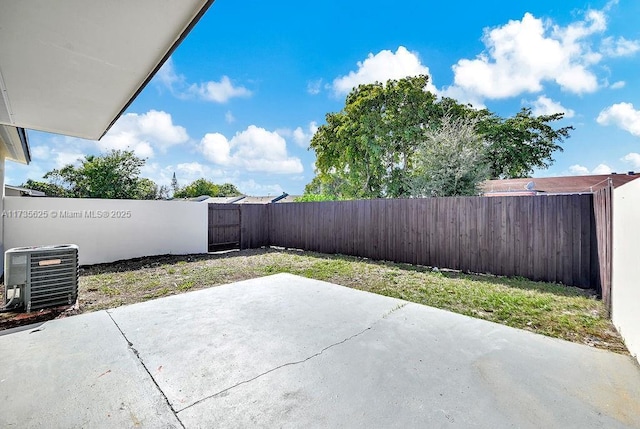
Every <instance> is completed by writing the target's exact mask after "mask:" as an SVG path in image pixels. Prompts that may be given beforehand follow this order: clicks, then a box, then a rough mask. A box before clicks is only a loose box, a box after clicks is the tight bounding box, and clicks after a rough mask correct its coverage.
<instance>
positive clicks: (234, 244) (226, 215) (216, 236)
mask: <svg viewBox="0 0 640 429" xmlns="http://www.w3.org/2000/svg"><path fill="white" fill-rule="evenodd" d="M241 223H242V216H241V214H240V207H239V206H238V205H235V204H209V252H213V251H216V250H227V249H239V248H240V228H241Z"/></svg>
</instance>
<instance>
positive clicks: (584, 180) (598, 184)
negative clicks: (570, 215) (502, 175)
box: [480, 171, 640, 196]
mask: <svg viewBox="0 0 640 429" xmlns="http://www.w3.org/2000/svg"><path fill="white" fill-rule="evenodd" d="M639 177H640V173H634V172H632V171H631V172H629V173H628V174H615V173H612V174H598V175H591V176H563V177H540V178H524V179H504V180H486V181H484V182H483V183H482V185H481V186H480V189H481V190H482V192H483V193H484V194H485V195H494V196H495V195H498V194H500V195H516V194H518V195H530V194H540V193H545V194H575V193H588V192H595V191H598V190H600V189H602V188H605V187H606V186H607V185H608V184H609V182H611V184H612V185H613V187H614V188H617V187H618V186H621V185H624V184H625V183H628V182H630V181H632V180H635V179H637V178H639Z"/></svg>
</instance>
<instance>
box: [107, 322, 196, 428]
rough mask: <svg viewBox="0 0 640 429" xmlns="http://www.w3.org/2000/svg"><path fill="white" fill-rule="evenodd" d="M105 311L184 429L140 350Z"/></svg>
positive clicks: (182, 424)
mask: <svg viewBox="0 0 640 429" xmlns="http://www.w3.org/2000/svg"><path fill="white" fill-rule="evenodd" d="M105 313H107V315H108V316H109V319H111V321H112V322H113V324H114V325H116V328H118V331H120V335H122V338H124V340H125V341H126V342H127V346H128V347H129V349H131V351H132V352H133V354H134V355H135V356H136V358H137V359H138V361H139V362H140V364H141V365H142V367H143V368H144V370H145V371H146V372H147V374H149V377H150V378H151V381H153V384H154V385H155V386H156V389H158V392H160V395H162V398H163V399H164V402H165V403H166V404H167V406H168V407H169V409H170V410H171V413H173V415H174V416H175V418H176V420H178V423H180V427H182V428H183V429H186V428H185V426H184V423H182V420H180V417H178V412H179V411H176V410H175V409H174V408H173V405H171V402H169V398H167V395H165V394H164V392H163V391H162V389H161V388H160V385H158V383H157V382H156V379H155V378H154V377H153V375H152V374H151V371H149V368H147V365H145V363H144V360H142V358H141V357H140V352H139V351H138V350H137V349H136V348H135V347H133V343H132V342H131V341H129V339H128V338H127V336H126V335H125V333H124V331H123V330H122V329H121V328H120V325H118V323H117V322H116V321H115V319H114V318H113V316H112V315H111V313H109V311H105ZM181 411H182V410H181Z"/></svg>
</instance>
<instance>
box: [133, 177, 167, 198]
mask: <svg viewBox="0 0 640 429" xmlns="http://www.w3.org/2000/svg"><path fill="white" fill-rule="evenodd" d="M137 189H138V191H137V195H136V199H138V200H166V199H167V198H168V197H169V188H168V187H167V186H165V185H162V186H158V185H157V184H156V183H155V182H154V181H153V180H151V179H146V178H143V179H140V180H139V181H138V188H137Z"/></svg>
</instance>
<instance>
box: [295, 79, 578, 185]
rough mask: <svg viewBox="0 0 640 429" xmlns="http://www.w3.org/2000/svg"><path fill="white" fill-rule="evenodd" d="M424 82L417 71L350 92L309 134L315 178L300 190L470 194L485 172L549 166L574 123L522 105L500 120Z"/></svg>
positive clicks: (501, 174)
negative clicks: (567, 124) (556, 125)
mask: <svg viewBox="0 0 640 429" xmlns="http://www.w3.org/2000/svg"><path fill="white" fill-rule="evenodd" d="M427 83H428V77H427V76H416V77H407V78H404V79H400V80H390V81H388V82H387V83H386V84H382V83H374V84H366V85H360V86H358V87H357V88H355V89H354V90H353V91H351V93H350V94H349V95H348V96H347V99H346V103H345V107H344V108H343V109H342V111H340V112H337V113H329V114H327V116H326V122H327V123H326V124H325V125H322V126H321V127H320V128H319V129H318V131H317V132H316V134H315V135H314V136H313V138H312V140H311V148H313V150H314V151H315V152H316V156H317V160H316V168H317V176H316V177H315V178H314V179H313V181H312V182H311V183H310V184H309V185H307V188H306V189H305V191H306V192H307V193H313V194H330V195H335V196H337V197H342V198H378V197H406V196H418V195H424V194H425V193H428V194H430V195H460V194H463V195H465V194H472V193H474V189H475V188H476V186H477V184H478V182H479V181H481V180H484V179H485V178H507V177H525V176H527V175H528V174H531V173H532V172H533V169H534V168H544V167H548V166H549V165H550V164H551V163H552V162H553V157H552V155H553V153H554V152H555V151H558V150H559V151H561V150H562V148H561V147H560V145H559V143H560V142H562V140H563V139H565V138H567V137H568V136H569V131H570V130H571V129H572V127H564V128H559V129H555V128H553V127H552V126H551V123H552V122H554V121H557V120H559V119H561V118H562V117H563V115H562V114H556V115H549V116H537V117H536V116H534V115H533V114H532V112H531V110H530V109H522V110H521V111H520V112H518V114H516V115H515V116H514V117H512V118H506V119H504V118H501V117H499V116H498V115H496V114H494V113H492V112H490V111H489V110H486V109H484V110H475V109H473V108H471V107H470V106H467V105H463V104H460V103H458V102H457V101H455V100H453V99H451V98H442V99H437V98H436V96H435V95H433V94H432V93H430V92H428V91H426V90H425V88H426V86H427ZM443 124H444V126H443ZM470 127H471V128H470ZM452 139H453V140H452ZM456 139H457V140H456ZM463 154H464V156H462V155H463ZM445 161H447V162H446V163H445ZM454 162H456V163H457V165H453V164H452V163H454ZM469 163H472V165H469ZM471 167H472V168H471ZM454 171H455V174H454V173H453V172H454ZM436 173H437V174H436ZM463 178H464V179H463ZM461 180H462V181H461ZM429 181H430V182H429ZM464 181H467V183H466V184H465V185H464V186H462V187H461V184H462V183H463V182H464ZM436 182H437V183H436Z"/></svg>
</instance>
